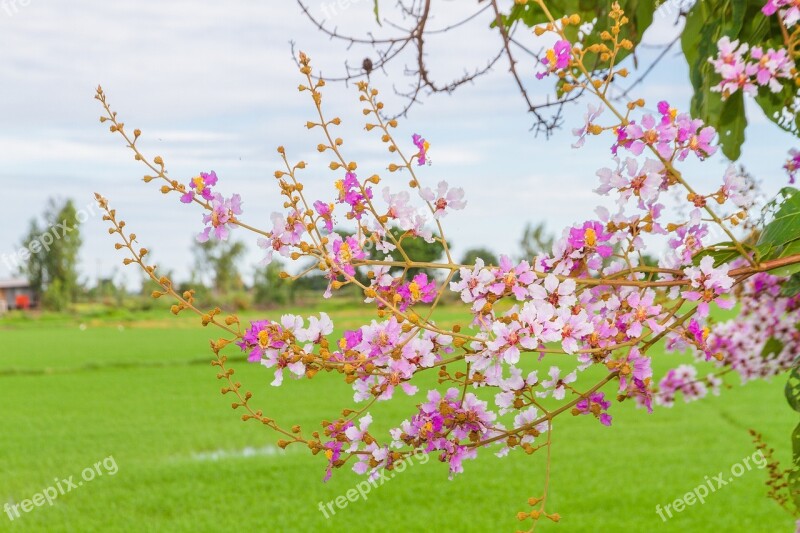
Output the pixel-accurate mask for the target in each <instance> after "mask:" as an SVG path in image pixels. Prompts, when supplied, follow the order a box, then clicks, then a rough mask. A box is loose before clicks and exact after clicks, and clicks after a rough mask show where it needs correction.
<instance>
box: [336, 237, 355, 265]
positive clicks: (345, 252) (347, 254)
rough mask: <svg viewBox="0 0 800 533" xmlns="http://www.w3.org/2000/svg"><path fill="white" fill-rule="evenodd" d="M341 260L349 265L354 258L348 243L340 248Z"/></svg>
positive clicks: (344, 243)
mask: <svg viewBox="0 0 800 533" xmlns="http://www.w3.org/2000/svg"><path fill="white" fill-rule="evenodd" d="M339 258H340V259H341V260H342V261H343V262H345V263H349V262H350V260H351V259H352V258H353V252H352V251H351V250H350V245H349V244H347V243H346V242H343V243H342V247H341V248H339Z"/></svg>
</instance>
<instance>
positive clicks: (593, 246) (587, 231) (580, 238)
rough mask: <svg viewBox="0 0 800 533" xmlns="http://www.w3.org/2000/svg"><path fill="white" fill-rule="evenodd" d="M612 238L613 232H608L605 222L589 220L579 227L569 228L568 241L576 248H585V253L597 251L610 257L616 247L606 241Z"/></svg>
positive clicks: (602, 255)
mask: <svg viewBox="0 0 800 533" xmlns="http://www.w3.org/2000/svg"><path fill="white" fill-rule="evenodd" d="M610 239H611V234H610V233H606V231H605V229H604V227H603V224H602V223H600V222H598V221H596V220H589V221H587V222H584V223H583V226H581V227H579V228H571V229H570V230H569V239H568V242H569V244H570V246H572V247H573V248H575V249H576V250H581V249H583V251H584V253H586V254H588V253H590V252H593V251H594V252H597V253H598V254H600V256H601V257H609V256H610V255H611V254H612V253H613V252H614V249H613V248H612V247H611V246H610V245H608V244H601V243H606V242H608V241H609V240H610Z"/></svg>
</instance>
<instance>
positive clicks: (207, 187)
mask: <svg viewBox="0 0 800 533" xmlns="http://www.w3.org/2000/svg"><path fill="white" fill-rule="evenodd" d="M216 184H217V173H216V172H214V171H213V170H212V171H211V172H209V173H205V172H201V173H200V175H199V176H197V177H196V178H192V180H191V181H190V182H189V187H190V188H191V190H190V191H187V192H186V193H185V194H184V195H183V196H181V202H183V203H185V204H189V203H191V202H192V200H194V196H195V194H199V195H200V196H202V197H203V199H205V200H206V201H211V200H212V199H213V198H214V194H213V192H212V191H211V187H212V186H214V185H216Z"/></svg>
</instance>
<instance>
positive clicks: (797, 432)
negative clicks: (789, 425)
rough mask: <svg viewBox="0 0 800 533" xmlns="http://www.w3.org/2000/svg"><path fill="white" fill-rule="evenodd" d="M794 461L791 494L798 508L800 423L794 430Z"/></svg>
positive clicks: (791, 475)
mask: <svg viewBox="0 0 800 533" xmlns="http://www.w3.org/2000/svg"><path fill="white" fill-rule="evenodd" d="M792 463H794V468H792V469H791V471H790V472H789V487H788V489H789V494H791V495H792V501H793V502H794V504H795V506H796V507H797V508H800V424H797V426H795V428H794V431H792Z"/></svg>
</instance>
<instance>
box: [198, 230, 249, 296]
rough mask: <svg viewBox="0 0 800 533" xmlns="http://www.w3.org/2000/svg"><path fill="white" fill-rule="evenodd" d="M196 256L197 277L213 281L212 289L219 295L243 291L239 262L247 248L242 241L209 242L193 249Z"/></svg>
mask: <svg viewBox="0 0 800 533" xmlns="http://www.w3.org/2000/svg"><path fill="white" fill-rule="evenodd" d="M192 249H193V251H194V256H195V275H196V276H197V277H199V279H201V280H203V279H208V278H209V277H210V279H211V288H212V289H213V291H214V292H216V293H217V294H227V293H229V292H232V291H237V290H242V289H243V288H244V282H243V281H242V275H241V273H240V271H239V266H238V264H237V263H238V262H239V261H240V260H241V258H242V256H243V255H244V253H245V251H246V248H245V245H244V243H242V242H240V241H218V240H209V241H207V242H204V243H200V244H199V245H197V246H195V247H193V248H192Z"/></svg>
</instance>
